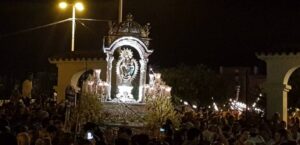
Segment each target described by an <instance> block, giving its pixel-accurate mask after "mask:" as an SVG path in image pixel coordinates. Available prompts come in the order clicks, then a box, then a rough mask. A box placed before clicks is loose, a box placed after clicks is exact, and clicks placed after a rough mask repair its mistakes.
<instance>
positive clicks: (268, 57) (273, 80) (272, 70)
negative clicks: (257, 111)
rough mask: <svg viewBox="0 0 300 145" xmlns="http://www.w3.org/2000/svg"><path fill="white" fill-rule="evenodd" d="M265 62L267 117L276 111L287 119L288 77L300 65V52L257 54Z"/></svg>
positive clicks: (289, 86)
mask: <svg viewBox="0 0 300 145" xmlns="http://www.w3.org/2000/svg"><path fill="white" fill-rule="evenodd" d="M257 57H258V58H259V59H261V60H264V61H265V62H266V72H267V77H266V82H265V83H264V87H263V88H264V91H265V93H266V95H267V117H268V118H271V117H272V115H273V114H274V113H276V112H278V113H280V115H281V117H282V119H283V120H284V121H287V118H288V114H287V107H288V100H287V99H288V92H289V91H290V90H291V89H292V87H291V85H290V84H289V78H290V77H291V75H292V73H293V72H294V71H295V70H296V69H297V68H299V67H300V54H299V53H296V54H279V53H275V54H274V53H272V54H257Z"/></svg>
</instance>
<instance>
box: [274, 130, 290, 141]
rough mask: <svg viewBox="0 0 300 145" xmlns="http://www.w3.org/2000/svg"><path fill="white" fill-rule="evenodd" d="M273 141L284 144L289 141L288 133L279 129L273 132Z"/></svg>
mask: <svg viewBox="0 0 300 145" xmlns="http://www.w3.org/2000/svg"><path fill="white" fill-rule="evenodd" d="M274 140H275V141H280V142H285V141H288V140H289V135H288V132H287V131H286V130H285V129H280V130H278V131H276V132H275V135H274Z"/></svg>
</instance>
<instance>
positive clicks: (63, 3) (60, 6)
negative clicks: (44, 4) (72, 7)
mask: <svg viewBox="0 0 300 145" xmlns="http://www.w3.org/2000/svg"><path fill="white" fill-rule="evenodd" d="M58 6H59V8H61V9H65V8H67V6H68V4H67V3H66V2H60V3H59V4H58Z"/></svg>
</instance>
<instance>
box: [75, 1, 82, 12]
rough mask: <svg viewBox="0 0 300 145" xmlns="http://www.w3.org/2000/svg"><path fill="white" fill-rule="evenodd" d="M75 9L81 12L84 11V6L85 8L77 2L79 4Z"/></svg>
mask: <svg viewBox="0 0 300 145" xmlns="http://www.w3.org/2000/svg"><path fill="white" fill-rule="evenodd" d="M75 8H76V9H77V10H79V11H82V10H84V6H83V4H82V3H81V2H77V3H76V4H75Z"/></svg>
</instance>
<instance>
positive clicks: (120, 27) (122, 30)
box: [109, 14, 150, 38]
mask: <svg viewBox="0 0 300 145" xmlns="http://www.w3.org/2000/svg"><path fill="white" fill-rule="evenodd" d="M149 30H150V23H147V24H146V25H145V26H141V25H140V24H139V23H137V22H135V21H133V16H132V14H127V16H126V20H125V21H123V22H121V23H119V24H115V25H113V26H112V28H111V30H110V31H109V34H110V35H117V36H124V35H131V36H136V37H142V38H146V37H148V35H149V33H150V32H149Z"/></svg>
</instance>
